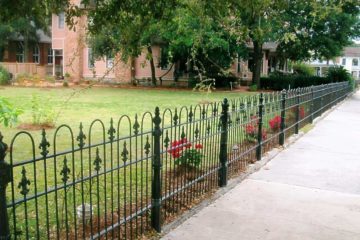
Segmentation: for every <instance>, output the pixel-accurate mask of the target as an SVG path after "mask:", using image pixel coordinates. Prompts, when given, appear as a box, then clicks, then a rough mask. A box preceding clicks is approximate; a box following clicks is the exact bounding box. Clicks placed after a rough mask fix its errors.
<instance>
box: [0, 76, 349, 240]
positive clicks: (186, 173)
mask: <svg viewBox="0 0 360 240" xmlns="http://www.w3.org/2000/svg"><path fill="white" fill-rule="evenodd" d="M350 92H351V87H350V86H349V84H348V83H346V82H344V83H334V84H328V85H321V86H314V87H309V88H300V89H292V90H288V91H282V92H272V93H264V94H263V93H262V94H258V95H253V96H248V97H243V98H239V99H233V100H229V101H228V100H227V99H225V100H224V101H223V102H221V103H219V102H217V103H208V104H203V105H196V106H194V107H182V108H179V109H174V110H173V109H164V110H162V111H161V110H160V109H159V108H156V109H155V111H154V113H151V112H146V113H144V114H143V115H142V116H141V117H138V116H135V118H134V119H131V118H130V117H128V116H122V117H120V119H119V120H118V121H117V122H116V123H115V122H114V121H113V120H112V119H111V121H110V122H109V125H108V126H107V127H106V125H105V124H104V123H103V122H102V121H100V120H95V121H93V122H92V123H91V125H90V127H89V130H88V131H86V132H85V130H84V128H83V126H82V125H81V124H80V126H79V129H78V130H77V132H76V133H75V132H74V131H73V129H71V128H70V127H69V126H67V125H61V126H59V127H58V128H57V129H56V131H55V132H54V136H53V137H52V141H51V142H50V141H49V139H48V137H47V133H46V131H45V130H43V131H42V133H41V141H40V142H35V140H34V139H35V138H34V137H33V136H32V134H30V133H28V132H25V131H21V132H19V133H17V134H16V135H15V136H14V137H13V139H12V140H11V141H10V144H9V145H7V144H5V143H4V142H5V141H6V140H3V137H2V136H1V134H0V239H10V238H14V239H30V238H36V239H99V238H101V239H106V238H109V239H113V238H118V239H134V238H136V237H137V236H139V235H141V234H143V233H145V232H146V231H148V230H151V229H155V230H156V231H161V226H162V225H163V224H164V223H166V222H168V221H171V220H172V219H174V218H175V217H176V216H177V215H179V214H180V213H181V212H182V211H184V210H186V209H188V208H191V207H192V206H193V205H194V204H195V203H196V202H198V201H200V200H201V199H202V198H204V197H206V196H207V195H208V194H209V193H211V192H212V191H213V190H214V189H216V188H218V187H223V186H226V184H227V180H228V179H229V178H231V177H234V176H236V175H239V174H240V173H241V172H243V171H245V170H246V168H247V166H248V165H249V164H251V163H254V162H255V161H256V160H260V159H261V158H262V155H263V154H264V153H265V152H266V151H268V150H270V149H272V148H273V147H275V146H278V145H284V143H285V139H286V137H288V136H290V135H292V134H294V133H295V134H297V133H298V132H299V129H300V128H302V127H303V126H305V125H306V124H308V123H312V121H313V119H314V118H316V117H318V116H320V115H321V114H322V113H323V112H324V111H326V110H327V109H329V108H330V107H332V106H334V105H335V104H337V103H338V102H340V101H342V100H343V99H344V98H345V97H346V96H347V95H348V94H349V93H350ZM20 138H22V140H21V141H20V140H19V139H20ZM61 138H62V139H65V140H66V141H65V142H66V144H67V146H63V145H64V144H63V143H62V144H61V145H62V146H58V145H59V144H58V141H59V139H61ZM18 142H19V143H21V144H17V143H18ZM66 144H65V145H66ZM6 156H7V157H8V160H7V161H5V157H6ZM8 185H9V186H8Z"/></svg>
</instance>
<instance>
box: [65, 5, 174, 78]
mask: <svg viewBox="0 0 360 240" xmlns="http://www.w3.org/2000/svg"><path fill="white" fill-rule="evenodd" d="M82 2H83V3H90V2H91V1H86V0H84V1H82ZM176 6H177V0H149V1H142V0H131V1H117V0H99V1H96V4H94V5H93V7H90V8H88V9H85V10H82V9H80V8H78V7H77V6H75V5H71V6H70V7H69V10H68V14H67V22H68V24H70V26H75V22H73V21H72V20H73V19H74V17H76V16H80V15H82V14H86V15H87V16H88V18H89V20H90V21H89V22H90V24H89V26H88V33H89V39H90V41H89V43H90V45H91V46H92V48H93V51H94V55H95V57H100V56H104V55H108V54H112V55H117V54H120V56H121V58H122V60H123V61H125V62H127V61H129V59H130V58H131V57H137V56H139V55H140V54H141V53H142V51H143V50H144V49H145V50H147V59H148V60H149V64H150V68H151V75H152V83H153V85H156V74H155V63H154V59H153V53H152V48H151V46H152V45H153V44H154V43H156V42H157V41H159V39H160V37H159V32H160V30H161V26H162V23H163V22H165V21H168V20H169V19H171V16H172V12H173V9H175V8H176Z"/></svg>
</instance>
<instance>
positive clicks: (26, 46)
mask: <svg viewBox="0 0 360 240" xmlns="http://www.w3.org/2000/svg"><path fill="white" fill-rule="evenodd" d="M27 62H29V40H28V38H27V36H24V63H27Z"/></svg>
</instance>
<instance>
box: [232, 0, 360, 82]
mask: <svg viewBox="0 0 360 240" xmlns="http://www.w3.org/2000/svg"><path fill="white" fill-rule="evenodd" d="M229 1H230V5H231V6H232V8H231V10H232V15H231V18H233V19H234V22H235V25H234V27H236V28H238V33H239V35H240V36H241V37H242V39H246V41H248V43H249V44H253V55H252V56H253V59H254V68H253V69H254V70H253V79H252V81H253V83H254V84H257V85H258V86H259V85H260V74H261V62H262V61H261V58H262V47H263V44H264V43H265V42H267V41H274V42H277V43H278V44H279V48H278V50H279V52H280V53H282V55H283V56H284V57H289V58H290V59H293V60H303V59H306V58H309V57H311V56H315V57H324V58H330V57H333V56H336V55H339V54H340V52H341V50H342V48H343V47H344V46H346V45H347V44H349V40H350V39H351V38H354V37H356V36H359V31H358V29H359V18H358V16H359V15H358V14H359V6H358V1H357V0H330V1H328V0H320V1H319V0H253V1H247V0H229Z"/></svg>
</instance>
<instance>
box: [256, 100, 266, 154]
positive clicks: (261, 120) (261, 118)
mask: <svg viewBox="0 0 360 240" xmlns="http://www.w3.org/2000/svg"><path fill="white" fill-rule="evenodd" d="M259 100H260V102H259V122H258V134H257V141H258V146H257V148H256V159H257V160H258V161H260V160H261V148H262V137H263V136H262V128H263V115H264V114H263V111H264V94H263V93H261V94H260V98H259Z"/></svg>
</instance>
